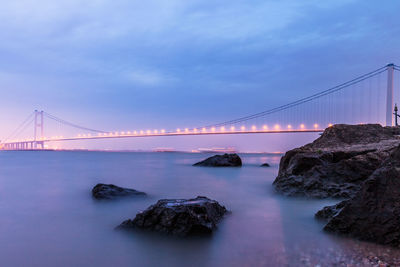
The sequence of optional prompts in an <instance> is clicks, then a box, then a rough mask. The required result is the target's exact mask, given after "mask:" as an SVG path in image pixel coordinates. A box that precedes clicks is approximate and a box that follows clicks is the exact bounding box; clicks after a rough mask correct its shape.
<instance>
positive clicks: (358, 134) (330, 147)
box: [273, 124, 400, 198]
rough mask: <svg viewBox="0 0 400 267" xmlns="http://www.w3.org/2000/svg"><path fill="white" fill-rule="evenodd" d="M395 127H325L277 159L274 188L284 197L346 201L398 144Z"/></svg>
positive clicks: (375, 125) (397, 130)
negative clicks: (343, 199)
mask: <svg viewBox="0 0 400 267" xmlns="http://www.w3.org/2000/svg"><path fill="white" fill-rule="evenodd" d="M397 134H399V128H397V127H382V126H380V125H379V124H364V125H345V124H338V125H334V126H332V127H329V128H327V129H326V130H325V131H324V133H323V134H322V135H321V136H320V137H319V138H318V139H316V140H315V141H314V142H312V143H310V144H307V145H305V146H303V147H300V148H296V149H293V150H290V151H288V152H286V154H285V155H284V156H283V157H282V158H281V161H280V165H279V173H278V176H277V178H276V179H275V181H274V183H273V184H274V186H275V189H276V190H277V191H278V192H280V193H282V194H284V195H288V196H307V197H316V198H327V197H337V198H350V197H352V196H354V195H355V194H356V193H357V192H358V191H359V190H360V188H361V184H362V183H363V182H364V181H365V180H366V179H367V178H368V177H369V176H370V175H371V174H372V173H373V172H374V171H375V170H376V169H377V168H378V167H379V166H380V164H381V163H382V161H384V160H385V159H386V158H388V156H389V155H390V153H391V152H392V151H393V150H394V149H395V148H396V147H397V145H398V144H400V139H399V138H398V137H397V136H396V135H397Z"/></svg>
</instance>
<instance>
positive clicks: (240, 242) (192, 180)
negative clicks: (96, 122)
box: [0, 151, 398, 266]
mask: <svg viewBox="0 0 400 267" xmlns="http://www.w3.org/2000/svg"><path fill="white" fill-rule="evenodd" d="M208 156H210V154H191V153H115V152H112V153H111V152H45V151H43V152H31V151H25V152H23V151H20V152H0V216H1V220H0V236H1V239H0V265H1V266H277V265H280V266H282V265H283V266H299V265H309V264H321V263H322V264H332V263H337V262H340V261H341V260H342V261H346V262H350V260H348V258H350V257H354V255H356V256H357V257H360V258H363V257H365V256H366V255H369V254H371V253H372V254H373V255H376V254H379V253H383V252H385V253H392V254H396V255H397V254H398V251H397V250H394V249H390V250H389V251H388V249H387V248H386V247H381V246H377V245H373V244H369V243H364V242H359V241H354V240H351V239H347V238H338V237H335V236H332V235H328V234H326V233H324V232H323V231H322V227H323V224H321V223H319V222H317V221H316V220H315V219H314V213H315V212H316V211H317V210H318V209H320V208H321V207H323V206H325V205H328V204H333V203H335V202H337V201H332V200H305V199H293V198H284V197H281V196H279V195H277V194H275V193H274V191H273V188H272V182H273V180H274V178H275V177H276V175H277V172H278V164H279V160H280V156H273V155H266V154H241V155H240V156H241V157H242V160H243V163H244V166H243V167H242V168H204V167H193V166H191V165H192V164H193V163H195V162H197V161H199V160H201V159H204V158H206V157H208ZM265 162H268V163H270V164H271V166H272V167H271V168H261V167H259V165H260V164H261V163H265ZM97 183H113V184H116V185H119V186H123V187H130V188H134V189H137V190H140V191H144V192H146V193H148V194H149V197H147V198H126V199H119V200H113V201H97V200H94V199H93V198H92V196H91V189H92V188H93V186H94V185H96V184H97ZM198 195H203V196H207V197H209V198H212V199H215V200H217V201H219V202H220V203H221V204H222V205H225V206H226V207H227V209H229V210H231V211H232V214H230V215H228V216H226V217H225V218H224V219H223V220H222V222H221V223H220V224H219V227H218V229H217V231H216V232H215V234H214V235H212V236H210V237H196V238H175V237H171V236H164V235H160V234H157V233H149V232H140V231H135V232H121V231H115V230H114V227H115V226H117V225H119V224H120V223H121V222H122V221H123V220H125V219H128V218H133V217H134V216H135V214H136V213H137V212H138V211H140V210H143V209H145V208H147V207H148V206H149V205H151V204H153V203H155V202H156V201H157V200H158V199H161V198H192V197H196V196H198Z"/></svg>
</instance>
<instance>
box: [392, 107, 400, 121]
mask: <svg viewBox="0 0 400 267" xmlns="http://www.w3.org/2000/svg"><path fill="white" fill-rule="evenodd" d="M397 111H398V108H397V104H395V105H394V113H393V114H394V125H395V126H399V124H398V123H397V118H398V117H400V115H399V114H398V113H397Z"/></svg>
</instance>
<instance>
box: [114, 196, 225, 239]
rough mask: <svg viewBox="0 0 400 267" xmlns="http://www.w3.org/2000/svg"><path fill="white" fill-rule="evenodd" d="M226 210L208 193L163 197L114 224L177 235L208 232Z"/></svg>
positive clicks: (121, 226)
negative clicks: (189, 197) (183, 197)
mask: <svg viewBox="0 0 400 267" xmlns="http://www.w3.org/2000/svg"><path fill="white" fill-rule="evenodd" d="M226 212H227V210H226V208H225V207H224V206H221V205H220V204H219V203H218V202H217V201H215V200H211V199H209V198H207V197H202V196H198V197H196V198H194V199H162V200H159V201H158V202H157V203H156V204H154V205H152V206H150V207H149V208H147V209H146V210H145V211H142V212H139V213H138V214H137V215H136V217H135V218H134V219H133V220H126V221H124V222H122V224H121V225H119V226H118V227H117V228H118V229H132V228H140V229H147V230H151V231H156V232H162V233H167V234H172V235H179V236H187V235H193V234H210V233H212V232H213V231H214V230H215V229H216V227H217V223H218V222H219V221H220V220H221V219H222V217H223V216H224V214H225V213H226Z"/></svg>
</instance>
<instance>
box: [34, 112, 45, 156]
mask: <svg viewBox="0 0 400 267" xmlns="http://www.w3.org/2000/svg"><path fill="white" fill-rule="evenodd" d="M38 129H39V131H40V136H39V138H38ZM43 137H44V133H43V110H41V111H38V110H35V120H34V124H33V140H34V141H33V149H37V148H38V145H40V146H41V147H42V148H44V147H43V141H40V140H41V139H42V138H43ZM38 139H39V141H38Z"/></svg>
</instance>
